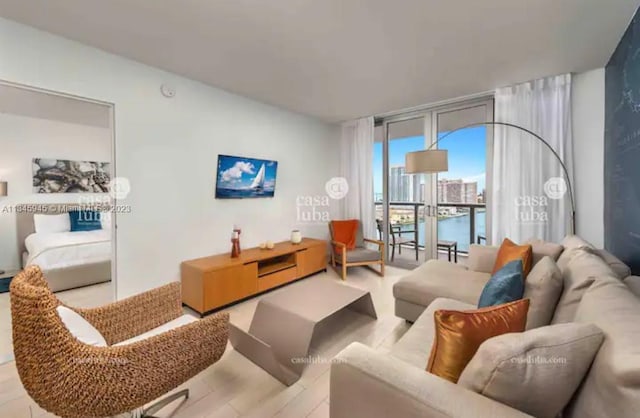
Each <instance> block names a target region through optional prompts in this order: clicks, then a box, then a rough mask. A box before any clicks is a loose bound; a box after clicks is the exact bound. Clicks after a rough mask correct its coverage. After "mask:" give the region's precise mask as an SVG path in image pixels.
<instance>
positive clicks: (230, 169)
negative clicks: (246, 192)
mask: <svg viewBox="0 0 640 418" xmlns="http://www.w3.org/2000/svg"><path fill="white" fill-rule="evenodd" d="M262 164H264V166H265V179H264V187H265V189H266V190H270V189H273V187H274V186H275V180H276V170H277V169H278V163H277V162H276V161H267V160H258V159H255V158H242V157H230V156H226V155H219V156H218V182H217V184H218V186H217V187H223V188H226V189H247V188H249V186H251V183H252V182H253V179H254V178H255V177H256V175H257V174H258V170H260V167H261V166H262Z"/></svg>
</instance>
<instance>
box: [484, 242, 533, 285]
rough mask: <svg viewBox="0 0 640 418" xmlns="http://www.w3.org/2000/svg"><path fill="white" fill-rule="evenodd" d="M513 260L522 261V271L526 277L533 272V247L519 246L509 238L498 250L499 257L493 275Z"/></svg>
mask: <svg viewBox="0 0 640 418" xmlns="http://www.w3.org/2000/svg"><path fill="white" fill-rule="evenodd" d="M513 260H522V271H523V273H524V276H525V277H527V274H529V272H530V271H531V268H532V267H533V249H532V247H531V245H528V244H527V245H518V244H516V243H515V242H513V241H511V240H510V239H508V238H505V239H504V240H503V241H502V245H500V249H499V250H498V257H496V264H495V265H494V266H493V270H492V271H491V273H496V272H497V271H498V270H500V269H501V268H502V267H504V266H505V265H506V264H507V263H509V262H510V261H513Z"/></svg>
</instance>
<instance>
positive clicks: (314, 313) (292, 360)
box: [229, 279, 377, 386]
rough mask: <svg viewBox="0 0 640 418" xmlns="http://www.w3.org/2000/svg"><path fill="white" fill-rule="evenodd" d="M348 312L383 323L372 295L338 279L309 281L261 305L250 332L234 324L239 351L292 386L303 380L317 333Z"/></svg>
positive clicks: (232, 334)
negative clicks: (310, 349) (379, 318)
mask: <svg viewBox="0 0 640 418" xmlns="http://www.w3.org/2000/svg"><path fill="white" fill-rule="evenodd" d="M343 309H351V310H354V311H357V312H359V313H362V314H365V315H369V316H371V317H373V318H377V315H376V310H375V307H374V306H373V301H372V299H371V294H370V293H369V292H368V291H366V290H362V289H358V288H355V287H351V286H349V285H346V284H343V283H339V282H337V281H335V280H332V279H309V280H306V281H304V282H300V283H297V284H294V285H290V286H289V287H287V288H284V289H282V290H280V291H278V292H276V293H273V294H269V295H267V296H265V297H263V298H262V299H260V301H259V302H258V306H257V307H256V311H255V313H254V315H253V319H252V321H251V326H250V327H249V332H245V331H243V330H242V329H240V328H238V327H237V326H235V325H233V324H230V327H231V329H230V334H229V339H230V340H231V344H232V345H233V347H234V348H235V349H236V350H237V351H238V352H239V353H241V354H242V355H244V356H245V357H247V358H248V359H249V360H251V361H252V362H254V363H255V364H257V365H258V366H260V367H262V368H263V369H264V370H266V371H267V372H268V373H270V374H271V375H272V376H273V377H275V378H276V379H278V380H280V381H281V382H282V383H284V384H285V385H287V386H290V385H292V384H293V383H295V382H296V381H297V380H298V379H300V376H301V375H302V372H303V370H304V367H305V363H306V362H305V361H304V360H305V359H306V358H307V356H308V355H309V347H310V344H311V340H312V338H313V334H314V331H315V330H316V329H317V328H318V325H319V324H321V323H322V322H323V321H326V320H328V319H329V318H331V317H332V316H333V315H335V314H336V313H338V312H340V311H341V310H343Z"/></svg>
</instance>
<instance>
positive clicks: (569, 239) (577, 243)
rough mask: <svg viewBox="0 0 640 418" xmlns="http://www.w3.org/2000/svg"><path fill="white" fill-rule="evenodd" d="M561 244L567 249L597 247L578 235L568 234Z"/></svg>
mask: <svg viewBox="0 0 640 418" xmlns="http://www.w3.org/2000/svg"><path fill="white" fill-rule="evenodd" d="M560 244H561V245H562V246H563V247H564V248H565V250H570V249H572V248H583V249H584V248H588V249H591V250H593V249H595V247H594V246H593V244H591V243H590V242H589V241H585V240H583V239H582V238H580V237H579V236H577V235H567V236H566V237H564V239H563V240H562V242H561V243H560Z"/></svg>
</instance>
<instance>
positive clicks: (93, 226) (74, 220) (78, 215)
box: [69, 210, 102, 232]
mask: <svg viewBox="0 0 640 418" xmlns="http://www.w3.org/2000/svg"><path fill="white" fill-rule="evenodd" d="M69 220H70V222H71V232H78V231H95V230H97V229H102V224H101V223H100V212H98V211H95V210H72V211H70V212H69Z"/></svg>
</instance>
